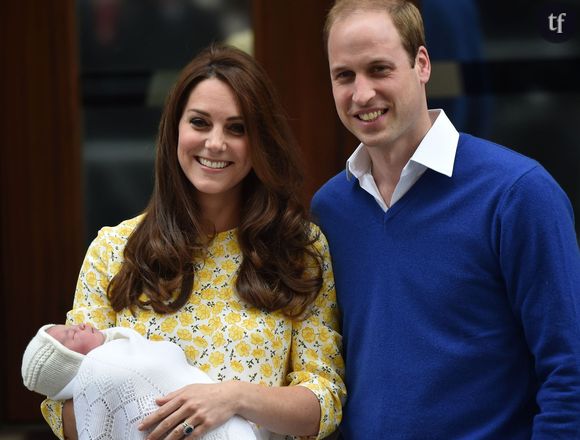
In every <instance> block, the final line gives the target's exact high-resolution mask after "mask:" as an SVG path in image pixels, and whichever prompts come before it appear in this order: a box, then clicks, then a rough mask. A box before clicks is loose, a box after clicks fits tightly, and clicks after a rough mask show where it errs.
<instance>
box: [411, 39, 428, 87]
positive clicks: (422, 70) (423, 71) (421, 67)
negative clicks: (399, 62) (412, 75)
mask: <svg viewBox="0 0 580 440" xmlns="http://www.w3.org/2000/svg"><path fill="white" fill-rule="evenodd" d="M415 69H416V70H417V75H419V80H420V81H421V82H422V83H423V84H427V81H429V77H430V76H431V60H430V59H429V53H428V52H427V48H426V47H425V46H420V47H419V50H418V51H417V55H416V56H415Z"/></svg>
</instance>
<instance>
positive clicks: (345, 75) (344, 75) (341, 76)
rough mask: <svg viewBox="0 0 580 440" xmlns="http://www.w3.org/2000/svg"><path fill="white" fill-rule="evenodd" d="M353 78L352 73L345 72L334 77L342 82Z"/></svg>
mask: <svg viewBox="0 0 580 440" xmlns="http://www.w3.org/2000/svg"><path fill="white" fill-rule="evenodd" d="M353 76H354V73H353V72H350V71H348V70H347V71H344V72H338V73H337V74H336V75H335V78H336V79H337V80H339V81H344V80H347V79H349V78H352V77H353Z"/></svg>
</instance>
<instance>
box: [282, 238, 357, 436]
mask: <svg viewBox="0 0 580 440" xmlns="http://www.w3.org/2000/svg"><path fill="white" fill-rule="evenodd" d="M316 229H317V228H316ZM315 247H316V248H317V249H318V250H319V251H320V252H321V254H322V255H323V284H322V288H321V290H320V292H319V295H318V297H317V299H316V301H315V302H314V304H313V307H312V311H311V313H310V314H309V315H308V317H307V318H306V319H305V320H302V321H296V322H295V323H294V325H293V330H292V350H291V366H292V371H291V372H290V373H289V374H288V376H287V381H288V383H289V385H301V386H304V387H307V388H308V389H310V390H311V391H312V392H313V393H314V394H315V395H316V397H317V398H318V401H319V402H320V409H321V417H320V428H319V432H318V436H317V437H316V438H317V439H320V438H324V437H326V436H328V435H330V434H331V433H332V432H334V431H335V430H336V428H337V427H338V424H339V423H340V420H341V418H342V405H343V403H344V401H345V399H346V388H345V385H344V381H343V376H344V361H343V358H342V337H341V335H340V333H339V313H338V307H337V303H336V292H335V288H334V276H333V273H332V266H331V262H330V255H329V251H328V244H327V242H326V238H325V237H324V236H323V235H322V233H320V235H319V238H318V240H317V242H316V243H315Z"/></svg>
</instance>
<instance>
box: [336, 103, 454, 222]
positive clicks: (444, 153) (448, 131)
mask: <svg viewBox="0 0 580 440" xmlns="http://www.w3.org/2000/svg"><path fill="white" fill-rule="evenodd" d="M429 115H430V117H431V119H435V122H433V125H432V126H431V128H430V129H429V131H428V132H427V134H426V135H425V137H424V138H423V140H422V141H421V143H420V144H419V146H418V147H417V149H416V150H415V153H413V155H412V156H411V158H410V159H409V161H408V162H407V164H406V165H405V166H404V167H403V170H402V171H401V177H400V178H399V182H398V183H397V186H396V187H395V190H394V191H393V195H392V197H391V200H390V203H386V202H385V201H384V200H383V197H382V196H381V193H380V192H379V188H378V187H377V184H376V182H375V179H374V177H373V175H372V172H371V169H372V167H371V158H370V156H369V153H368V152H367V149H366V147H365V146H364V145H363V144H360V145H359V146H358V148H357V149H356V150H355V151H354V153H352V155H351V156H350V157H349V158H348V160H347V161H346V177H347V179H349V180H350V177H351V176H354V177H356V178H357V179H358V182H359V185H360V187H361V188H362V189H364V190H365V191H366V192H368V193H369V194H370V195H372V196H373V197H374V198H375V200H376V201H377V203H378V204H379V205H380V207H381V209H382V210H383V211H385V212H387V210H388V209H389V206H393V205H394V204H395V203H397V201H399V200H400V199H401V197H403V196H404V195H405V194H406V193H407V191H409V190H410V189H411V187H412V186H413V185H414V184H415V182H417V180H419V177H421V176H422V175H423V173H424V172H425V171H426V170H427V168H430V169H432V170H433V171H437V172H438V173H441V174H444V175H446V176H448V177H451V175H452V174H453V164H454V162H455V153H456V151H457V142H458V141H459V132H458V131H457V130H456V129H455V127H454V126H453V124H452V123H451V121H450V120H449V118H448V117H447V115H446V114H445V112H444V111H443V110H441V109H437V110H429Z"/></svg>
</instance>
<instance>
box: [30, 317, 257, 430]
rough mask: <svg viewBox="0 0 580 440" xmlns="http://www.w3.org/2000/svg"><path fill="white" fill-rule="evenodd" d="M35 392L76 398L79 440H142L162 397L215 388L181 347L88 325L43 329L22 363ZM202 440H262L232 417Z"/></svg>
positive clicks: (127, 331) (245, 423) (132, 332)
mask: <svg viewBox="0 0 580 440" xmlns="http://www.w3.org/2000/svg"><path fill="white" fill-rule="evenodd" d="M22 378H23V381H24V385H25V386H26V387H27V388H28V389H29V390H31V391H35V392H37V393H40V394H43V395H45V396H47V397H49V398H50V399H54V400H68V399H71V398H73V404H74V411H75V418H76V425H77V432H78V436H79V439H81V440H82V439H89V438H96V437H97V436H101V437H102V436H103V435H104V436H105V437H104V438H114V439H127V440H129V439H131V440H132V439H135V440H137V439H144V438H145V437H146V436H147V433H146V432H142V431H139V430H137V426H138V425H139V423H140V422H141V420H142V419H143V418H145V417H146V416H147V415H149V414H151V413H152V412H153V411H155V410H157V409H158V408H159V407H158V406H157V404H156V403H155V399H156V398H157V397H160V396H163V395H165V394H168V393H170V392H171V391H174V390H176V389H178V388H181V387H183V386H185V385H189V384H192V383H213V381H212V380H211V378H210V377H209V376H208V375H207V374H205V373H204V372H203V371H201V370H200V369H198V368H195V367H193V366H192V365H190V364H189V363H188V362H187V358H186V357H185V354H184V352H183V350H181V348H180V347H179V346H178V345H176V344H174V343H172V342H168V341H150V340H148V339H146V338H144V337H143V336H141V335H140V334H139V333H137V332H136V331H135V330H132V329H129V328H123V327H113V328H109V329H106V330H102V331H100V330H97V329H95V328H94V327H92V326H91V325H89V324H80V325H54V324H49V325H45V326H43V327H41V328H40V329H39V330H38V332H37V334H36V335H35V336H34V338H32V340H31V341H30V342H29V344H28V346H27V347H26V350H25V352H24V356H23V359H22ZM201 439H202V440H246V439H247V440H256V435H255V434H254V431H253V429H252V425H251V424H250V423H249V422H248V421H246V420H245V419H243V418H241V417H239V416H234V417H232V418H231V419H229V420H228V421H227V422H226V423H225V424H223V425H222V426H220V427H218V428H216V429H214V430H213V431H210V432H208V433H207V434H205V435H204V436H203V437H202V438H201Z"/></svg>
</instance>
